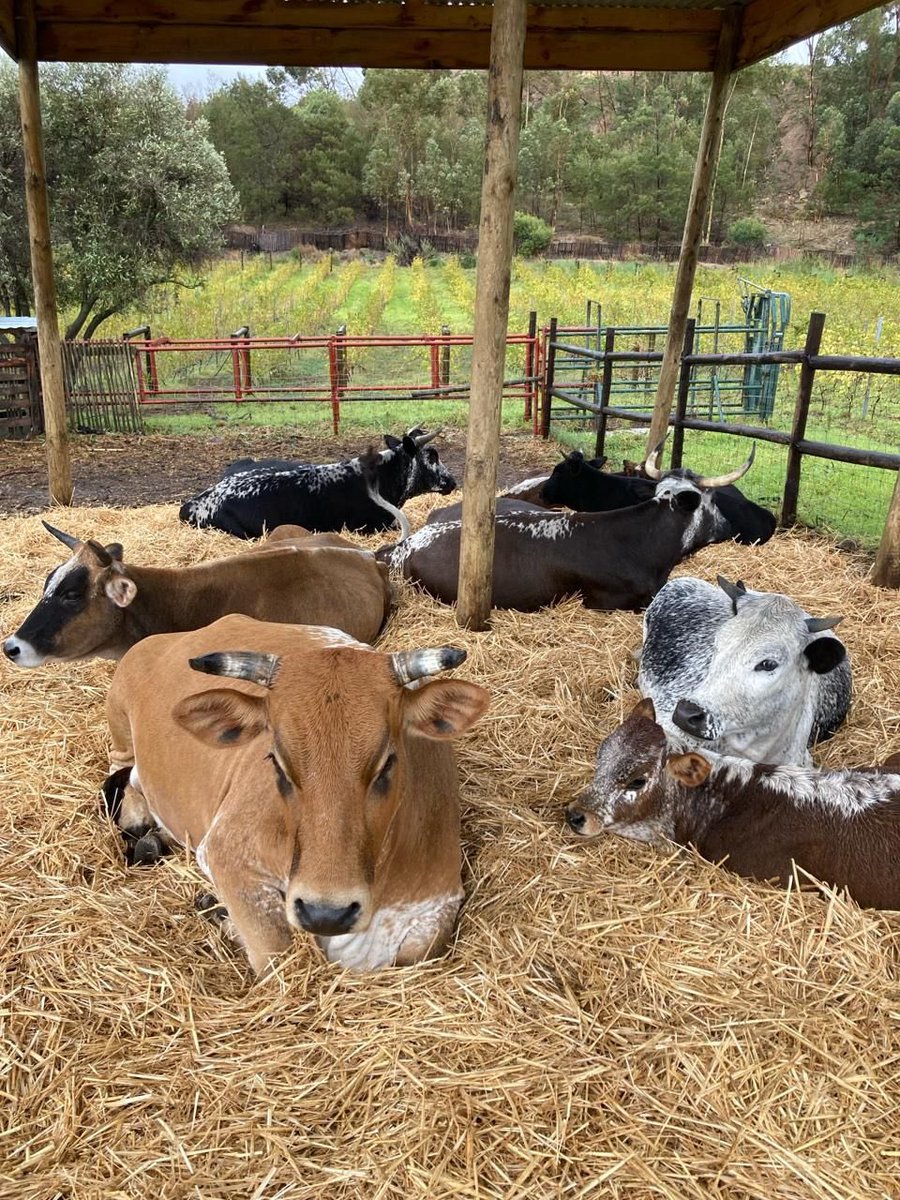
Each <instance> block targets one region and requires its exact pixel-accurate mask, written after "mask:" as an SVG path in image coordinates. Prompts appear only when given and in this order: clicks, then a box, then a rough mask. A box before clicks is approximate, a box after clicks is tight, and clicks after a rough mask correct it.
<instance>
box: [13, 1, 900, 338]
mask: <svg viewBox="0 0 900 1200" xmlns="http://www.w3.org/2000/svg"><path fill="white" fill-rule="evenodd" d="M803 50H804V53H805V61H802V62H787V61H782V60H779V59H773V60H770V61H767V62H764V63H760V64H758V65H756V66H754V67H752V68H749V69H748V70H745V71H742V72H740V73H738V74H737V75H735V76H734V78H733V81H732V84H731V89H730V92H729V95H728V104H727V111H726V117H725V122H724V129H723V139H722V145H721V154H720V157H719V165H718V169H717V172H716V177H715V181H714V185H713V192H712V200H711V204H710V211H709V215H708V220H707V228H706V230H705V233H706V238H707V240H708V241H713V242H722V241H730V242H735V243H739V244H744V245H749V246H758V247H760V248H761V247H763V246H764V245H765V243H766V242H767V241H768V237H769V228H768V226H767V222H769V223H771V222H773V221H776V220H779V219H781V218H783V217H785V216H791V217H795V218H803V219H814V220H815V219H821V218H823V217H839V218H841V219H842V220H844V222H845V223H846V224H847V225H848V226H850V227H852V229H853V231H854V236H855V238H856V240H857V244H858V245H859V246H860V247H862V248H865V249H869V250H872V251H877V252H879V253H882V254H896V253H897V252H898V250H900V4H898V5H889V6H887V7H884V8H881V9H876V10H874V11H873V12H871V13H868V14H866V15H865V16H862V17H859V18H857V19H856V20H854V21H851V22H849V23H848V24H846V25H843V26H840V27H838V28H836V29H833V30H831V31H829V32H828V33H826V34H823V35H821V36H819V37H817V38H814V39H812V40H811V41H809V42H807V43H806V44H805V46H804V47H803ZM356 75H357V76H358V78H354V79H353V80H352V81H350V80H348V78H347V77H346V76H340V75H334V74H329V73H326V72H322V71H316V70H307V69H296V68H290V69H284V68H272V69H270V70H269V72H268V73H267V77H266V79H265V80H261V81H250V80H248V79H246V78H239V79H238V80H236V81H235V82H233V83H231V84H230V85H228V86H226V87H224V88H222V89H221V90H219V91H217V92H215V93H214V94H212V95H211V96H209V97H207V98H206V99H203V100H198V99H188V100H187V101H185V100H183V99H182V98H180V97H178V96H177V95H176V94H175V93H174V92H173V91H172V89H171V87H170V86H169V85H168V83H167V82H166V79H165V76H164V73H163V72H162V71H161V70H137V69H134V68H129V67H124V66H109V65H106V66H104V65H84V64H81V65H68V66H64V65H45V66H44V67H43V68H42V71H41V86H42V94H43V109H44V123H45V142H46V158H47V170H48V182H49V188H50V202H51V219H52V226H53V239H54V252H55V257H56V262H57V272H58V284H59V289H60V298H61V302H62V305H63V306H64V308H65V309H66V311H67V313H69V314H71V316H70V317H69V318H68V319H67V328H66V334H67V336H69V337H75V336H79V335H81V336H90V335H91V334H92V333H93V332H94V330H96V329H97V328H98V327H99V326H100V325H101V324H102V322H103V321H104V320H106V319H107V318H108V317H109V316H110V315H111V314H112V313H116V312H121V311H123V310H124V309H125V308H127V307H129V306H130V305H131V304H133V303H135V302H136V301H139V300H140V298H141V297H142V296H143V295H144V294H146V292H147V291H148V290H149V289H151V288H153V287H154V286H156V285H158V284H164V283H172V282H176V283H178V284H182V285H187V286H190V285H191V283H192V282H197V280H198V277H197V276H196V275H195V274H194V272H195V271H196V270H197V269H198V268H199V267H200V265H201V264H202V263H203V262H204V261H205V260H206V259H207V258H208V257H209V255H210V254H212V253H214V252H215V250H216V249H217V248H218V247H219V246H221V230H222V227H223V225H224V224H225V223H226V222H228V221H234V220H243V221H245V222H248V223H252V224H254V225H261V224H264V223H275V222H291V223H303V224H316V225H319V226H326V227H332V228H335V227H338V228H339V227H341V226H344V227H346V226H347V225H350V224H359V223H370V224H373V225H375V224H377V225H378V226H380V227H382V228H384V229H385V230H388V231H391V232H394V233H396V232H397V231H399V230H404V229H412V230H414V231H416V232H417V233H419V234H420V235H425V236H427V234H428V233H432V234H433V233H436V232H438V231H444V230H454V229H465V228H471V227H473V226H475V225H476V224H477V220H478V205H479V200H480V187H481V176H482V156H483V143H484V115H483V110H484V98H485V86H484V77H483V75H481V74H479V73H477V72H460V71H391V70H369V71H365V72H361V73H356ZM707 87H708V82H707V80H706V79H705V77H703V76H701V75H695V74H687V73H679V72H674V71H673V72H667V73H656V74H648V73H644V72H602V73H601V72H549V71H548V72H531V73H528V74H527V75H526V78H525V87H524V103H523V113H522V131H521V146H520V155H519V187H518V196H517V207H518V209H519V210H520V214H521V220H522V221H524V222H526V223H527V222H531V226H530V244H531V248H532V249H535V248H539V247H540V245H541V236H542V232H541V231H542V230H543V231H545V233H546V239H547V240H549V235H550V231H551V229H556V230H558V231H566V232H579V233H588V234H598V235H601V236H603V237H604V238H607V239H611V240H624V241H635V242H642V243H657V244H658V243H661V242H671V241H677V240H678V238H679V237H680V232H681V226H682V221H683V217H684V212H685V209H686V206H687V198H688V193H689V189H690V180H691V172H692V167H693V161H694V157H695V153H696V148H697V145H698V140H699V133H700V126H701V122H702V119H703V110H704V105H705V100H706V94H707ZM23 176H24V168H23V162H22V149H21V133H20V127H19V118H18V111H17V82H16V74H15V70H14V68H13V67H12V65H11V64H9V63H7V64H6V65H3V64H0V307H2V308H3V309H4V310H5V311H6V312H7V313H13V312H15V313H24V312H27V311H29V305H30V303H31V281H30V274H29V261H28V237H27V227H26V221H25V213H24V197H23ZM520 249H523V250H524V249H525V246H524V245H520Z"/></svg>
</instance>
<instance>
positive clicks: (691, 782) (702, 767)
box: [666, 754, 710, 788]
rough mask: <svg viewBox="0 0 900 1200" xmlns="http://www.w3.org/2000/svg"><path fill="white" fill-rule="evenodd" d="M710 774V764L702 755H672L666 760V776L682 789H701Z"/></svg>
mask: <svg viewBox="0 0 900 1200" xmlns="http://www.w3.org/2000/svg"><path fill="white" fill-rule="evenodd" d="M709 772H710V764H709V762H708V761H707V760H706V759H705V758H704V757H703V755H702V754H670V755H669V757H668V758H667V759H666V774H667V775H670V776H671V777H672V779H674V780H675V782H676V783H680V784H681V785H682V787H689V788H695V787H699V786H700V784H701V783H705V782H706V779H707V777H708V775H709Z"/></svg>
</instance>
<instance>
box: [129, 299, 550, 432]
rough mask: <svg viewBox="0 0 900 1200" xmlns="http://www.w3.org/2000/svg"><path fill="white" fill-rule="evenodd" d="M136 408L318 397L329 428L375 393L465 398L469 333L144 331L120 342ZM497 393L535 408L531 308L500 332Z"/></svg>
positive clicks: (536, 363) (538, 348) (539, 364)
mask: <svg viewBox="0 0 900 1200" xmlns="http://www.w3.org/2000/svg"><path fill="white" fill-rule="evenodd" d="M128 346H129V350H130V352H131V353H132V354H133V355H134V363H135V376H136V391H137V399H138V401H139V403H140V404H142V405H171V404H186V403H197V402H203V403H217V402H229V401H230V402H263V403H266V402H269V403H271V402H273V401H291V402H297V401H299V402H322V401H325V402H328V403H329V404H330V406H331V414H332V423H333V426H334V431H335V433H337V432H338V429H339V425H340V416H341V406H342V405H344V404H347V403H360V402H366V401H377V400H382V401H383V400H398V399H404V400H408V399H422V400H442V399H443V400H453V399H465V397H466V396H467V394H468V391H469V380H470V377H471V353H472V335H471V334H452V333H451V332H450V331H449V330H448V329H446V328H445V329H444V331H443V332H441V333H440V334H438V335H424V336H412V335H405V334H404V335H381V336H372V337H355V336H352V335H349V334H347V333H345V332H344V331H343V330H338V331H337V332H336V333H334V334H331V335H330V336H320V337H302V336H300V335H299V334H298V335H296V336H295V337H268V338H254V337H251V336H250V335H249V330H247V329H242V330H238V331H237V332H236V333H235V334H232V335H231V336H230V337H224V338H222V337H220V338H193V339H185V340H175V339H173V338H166V337H160V338H152V337H145V338H143V339H141V340H131V341H130V342H129V343H128ZM506 346H507V358H506V371H505V375H506V378H505V382H504V388H503V395H504V398H506V399H514V398H520V399H521V400H522V402H523V406H524V414H525V419H526V420H530V419H531V417H532V413H533V411H535V409H536V403H535V402H536V397H537V392H538V386H539V382H540V378H541V374H542V370H543V356H542V342H541V339H540V338H539V336H538V333H537V329H536V319H535V317H534V315H532V318H531V322H530V325H529V329H528V332H527V333H517V334H510V335H509V336H508V337H507V341H506Z"/></svg>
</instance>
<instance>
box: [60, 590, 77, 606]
mask: <svg viewBox="0 0 900 1200" xmlns="http://www.w3.org/2000/svg"><path fill="white" fill-rule="evenodd" d="M80 599H81V592H77V591H74V590H71V589H70V590H69V591H68V592H62V593H61V595H60V600H62V602H63V603H64V604H77V603H78V601H79V600H80Z"/></svg>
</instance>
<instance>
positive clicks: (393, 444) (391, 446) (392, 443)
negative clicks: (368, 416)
mask: <svg viewBox="0 0 900 1200" xmlns="http://www.w3.org/2000/svg"><path fill="white" fill-rule="evenodd" d="M384 444H385V445H386V446H387V448H388V450H396V449H397V447H398V446H399V445H400V439H399V438H396V437H394V435H393V434H392V433H386V434H385V435H384Z"/></svg>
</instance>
